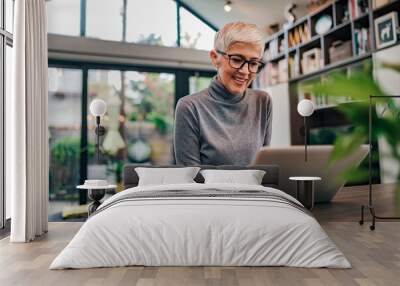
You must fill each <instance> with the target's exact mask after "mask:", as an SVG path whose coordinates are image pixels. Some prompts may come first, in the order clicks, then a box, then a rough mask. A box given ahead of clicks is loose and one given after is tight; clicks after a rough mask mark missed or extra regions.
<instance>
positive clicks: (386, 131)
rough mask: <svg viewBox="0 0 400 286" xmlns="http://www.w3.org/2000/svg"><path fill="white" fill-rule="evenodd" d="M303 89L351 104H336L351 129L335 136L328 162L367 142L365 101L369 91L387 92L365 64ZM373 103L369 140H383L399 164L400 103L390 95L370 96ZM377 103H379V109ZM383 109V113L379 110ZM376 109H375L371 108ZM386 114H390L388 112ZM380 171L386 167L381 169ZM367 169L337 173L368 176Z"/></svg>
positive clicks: (398, 185) (398, 196) (396, 67)
mask: <svg viewBox="0 0 400 286" xmlns="http://www.w3.org/2000/svg"><path fill="white" fill-rule="evenodd" d="M381 67H384V68H388V69H390V70H392V71H396V72H399V73H400V65H396V64H385V63H384V64H382V65H381ZM301 89H302V90H303V91H304V92H309V93H312V94H314V95H315V96H322V95H323V96H329V97H330V99H338V100H339V98H343V95H346V96H349V97H350V98H351V100H352V103H351V104H338V106H337V109H338V110H339V111H340V112H342V113H343V114H344V115H345V117H346V118H347V120H348V121H349V123H351V124H352V125H353V127H354V128H353V132H351V133H350V134H346V135H340V136H338V137H337V138H336V140H335V143H334V148H333V151H332V154H331V157H330V163H333V162H335V161H338V160H340V159H343V158H345V157H346V156H348V155H350V154H352V153H353V152H354V151H356V150H357V149H358V148H359V147H360V146H361V145H362V144H366V143H368V142H369V120H368V119H369V104H370V95H373V96H384V95H387V94H385V92H384V91H383V88H382V87H381V86H380V85H379V84H378V83H377V82H376V81H374V80H373V78H372V75H371V72H369V71H368V67H367V68H365V69H363V70H358V71H355V72H352V73H351V74H350V75H346V74H343V73H334V74H332V75H331V76H329V77H328V78H327V79H326V80H325V81H323V82H320V83H314V84H313V85H309V86H304V87H302V88H301ZM373 103H374V104H376V106H377V108H376V109H375V108H373V111H374V112H372V120H373V128H372V134H371V135H372V142H378V140H384V141H386V142H387V146H388V147H389V156H390V159H391V160H395V161H396V164H397V165H398V166H400V106H399V105H398V101H397V103H396V100H395V99H394V98H374V100H373ZM378 107H381V109H379V108H378ZM382 107H383V109H384V110H385V114H386V116H383V114H381V110H382ZM375 111H376V112H375ZM387 114H389V115H390V116H388V115H387ZM383 171H384V172H385V171H386V170H383ZM368 175H369V173H368V169H365V168H364V169H361V168H355V167H354V166H353V167H350V168H349V169H347V170H344V171H343V173H342V174H341V177H342V178H344V179H348V178H354V177H359V178H364V179H366V178H368ZM396 177H397V183H396V185H395V188H396V203H397V204H398V205H400V169H399V170H398V172H397V174H396Z"/></svg>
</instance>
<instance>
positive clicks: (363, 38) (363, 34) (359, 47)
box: [354, 28, 370, 56]
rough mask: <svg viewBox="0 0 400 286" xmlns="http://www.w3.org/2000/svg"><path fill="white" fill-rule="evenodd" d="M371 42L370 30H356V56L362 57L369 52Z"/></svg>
mask: <svg viewBox="0 0 400 286" xmlns="http://www.w3.org/2000/svg"><path fill="white" fill-rule="evenodd" d="M369 42H370V39H369V32H368V28H361V29H355V30H354V51H355V55H356V56H361V55H364V54H367V53H368V52H369V50H370V47H369Z"/></svg>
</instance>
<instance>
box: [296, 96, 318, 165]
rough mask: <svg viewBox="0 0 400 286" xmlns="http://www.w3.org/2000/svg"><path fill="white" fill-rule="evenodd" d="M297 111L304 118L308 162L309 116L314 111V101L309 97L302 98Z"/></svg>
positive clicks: (305, 150) (305, 154) (305, 151)
mask: <svg viewBox="0 0 400 286" xmlns="http://www.w3.org/2000/svg"><path fill="white" fill-rule="evenodd" d="M297 112H298V113H299V114H300V115H301V116H303V118H304V160H305V161H306V162H307V117H309V116H311V115H312V114H313V113H314V103H313V102H312V101H311V100H309V99H303V100H301V101H300V102H299V104H298V105H297Z"/></svg>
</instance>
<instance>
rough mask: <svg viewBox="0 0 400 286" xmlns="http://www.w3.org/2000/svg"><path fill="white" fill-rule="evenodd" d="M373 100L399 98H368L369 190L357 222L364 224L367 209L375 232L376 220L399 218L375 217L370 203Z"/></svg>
mask: <svg viewBox="0 0 400 286" xmlns="http://www.w3.org/2000/svg"><path fill="white" fill-rule="evenodd" d="M373 98H400V95H381V96H379V95H370V96H369V114H368V141H369V153H368V161H369V163H368V164H369V189H368V205H362V206H361V219H360V221H359V223H360V225H362V224H364V209H368V210H369V212H370V214H371V216H372V224H371V225H370V227H369V228H370V230H375V222H376V219H381V220H386V219H389V220H391V219H400V217H384V216H377V215H376V212H375V207H374V205H373V202H372V108H373V104H372V99H373Z"/></svg>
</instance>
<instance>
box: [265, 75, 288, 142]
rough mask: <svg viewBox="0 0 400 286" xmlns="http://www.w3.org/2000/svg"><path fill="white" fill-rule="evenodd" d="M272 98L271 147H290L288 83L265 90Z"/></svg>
mask: <svg viewBox="0 0 400 286" xmlns="http://www.w3.org/2000/svg"><path fill="white" fill-rule="evenodd" d="M265 90H266V91H267V92H268V94H269V95H270V96H271V98H272V112H273V115H272V136H271V147H286V146H290V106H289V86H288V83H282V84H278V85H275V86H272V87H268V88H267V89H265Z"/></svg>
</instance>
